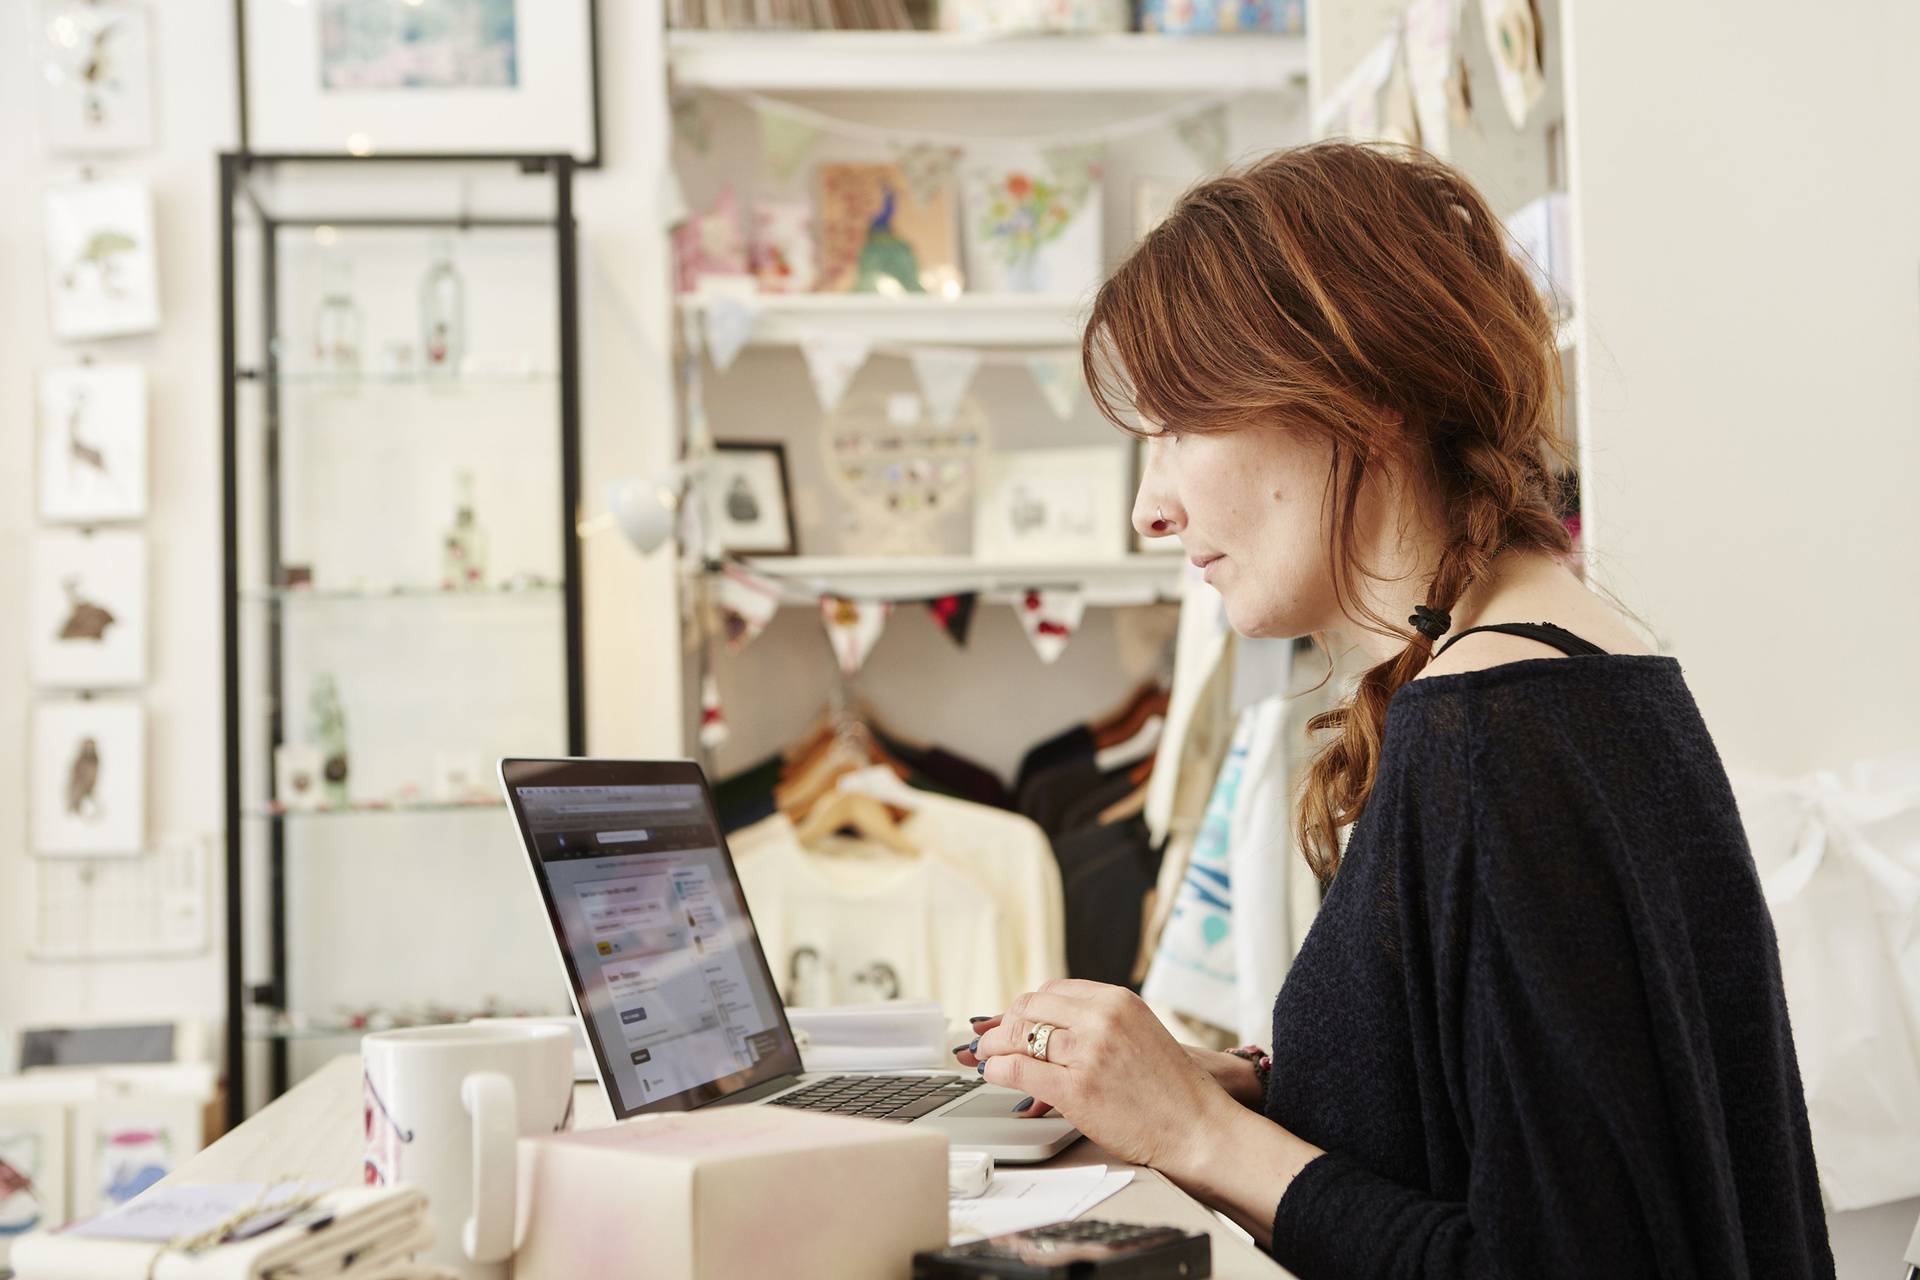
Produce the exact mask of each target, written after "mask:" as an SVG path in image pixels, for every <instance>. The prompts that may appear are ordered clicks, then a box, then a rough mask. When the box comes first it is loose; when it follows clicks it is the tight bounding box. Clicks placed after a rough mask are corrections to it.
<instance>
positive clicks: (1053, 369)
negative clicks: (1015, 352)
mask: <svg viewBox="0 0 1920 1280" xmlns="http://www.w3.org/2000/svg"><path fill="white" fill-rule="evenodd" d="M1027 372H1028V373H1030V374H1032V375H1033V380H1034V381H1035V382H1037V383H1039V384H1040V390H1041V392H1042V394H1044V395H1045V396H1046V397H1047V403H1048V404H1050V405H1052V406H1053V412H1054V414H1055V416H1057V417H1060V418H1071V417H1072V416H1073V404H1074V401H1075V399H1077V398H1078V396H1079V393H1080V353H1079V352H1078V351H1072V350H1067V351H1043V352H1040V353H1038V354H1035V355H1030V356H1028V357H1027Z"/></svg>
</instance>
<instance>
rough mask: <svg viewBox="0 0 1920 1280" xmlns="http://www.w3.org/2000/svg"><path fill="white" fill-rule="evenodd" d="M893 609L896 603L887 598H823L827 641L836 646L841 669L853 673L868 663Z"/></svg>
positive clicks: (836, 654)
mask: <svg viewBox="0 0 1920 1280" xmlns="http://www.w3.org/2000/svg"><path fill="white" fill-rule="evenodd" d="M892 612H893V605H892V604H891V603H890V602H889V601H886V600H846V599H843V598H841V597H839V596H822V597H821V598H820V616H821V618H823V619H824V620H825V621H826V624H827V640H828V641H829V642H830V643H831V644H832V645H833V656H834V657H835V658H838V659H839V660H840V670H841V671H843V672H845V673H846V674H847V675H850V676H851V675H854V674H856V673H858V672H859V670H860V668H861V667H862V666H864V665H865V664H866V661H867V655H868V654H870V653H872V652H873V646H874V645H876V644H878V643H879V642H880V633H881V632H882V631H884V630H885V629H886V626H887V615H888V614H890V613H892Z"/></svg>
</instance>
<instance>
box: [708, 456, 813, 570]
mask: <svg viewBox="0 0 1920 1280" xmlns="http://www.w3.org/2000/svg"><path fill="white" fill-rule="evenodd" d="M713 447H714V452H715V453H716V454H726V453H733V454H767V455H771V456H772V458H773V461H774V466H775V468H776V469H777V470H778V472H779V475H780V511H781V516H782V517H783V518H782V520H781V522H780V523H781V524H782V525H783V526H784V527H785V529H786V531H787V542H786V546H785V547H784V548H780V549H767V548H764V547H733V546H728V545H727V541H726V538H725V537H724V536H723V530H722V529H721V528H719V527H718V522H717V521H716V522H715V527H714V528H713V529H711V530H709V531H708V532H709V534H710V536H711V537H712V538H713V540H714V544H715V546H716V547H717V548H718V549H719V550H720V551H722V552H724V553H727V554H731V555H742V556H793V555H798V554H799V553H800V539H799V535H798V533H797V531H796V528H795V525H794V519H793V480H792V476H791V475H790V473H789V472H788V471H787V446H786V445H785V444H784V443H782V442H781V441H778V440H726V441H716V442H715V443H714V446H713ZM725 500H726V495H724V494H720V493H717V492H716V493H710V494H709V496H708V499H707V510H708V512H709V513H712V512H714V511H717V510H719V508H720V505H721V504H722V503H723V502H724V501H725Z"/></svg>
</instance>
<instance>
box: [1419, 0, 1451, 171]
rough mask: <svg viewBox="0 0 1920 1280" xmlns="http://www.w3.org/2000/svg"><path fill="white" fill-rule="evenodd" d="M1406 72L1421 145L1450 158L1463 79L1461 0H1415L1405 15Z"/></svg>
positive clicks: (1440, 155)
mask: <svg viewBox="0 0 1920 1280" xmlns="http://www.w3.org/2000/svg"><path fill="white" fill-rule="evenodd" d="M1405 30H1406V51H1407V75H1408V78H1409V79H1410V81H1411V82H1412V88H1413V106H1414V114H1415V117H1416V118H1417V119H1418V120H1419V122H1420V145H1421V146H1423V147H1425V148H1426V149H1427V150H1428V151H1431V152H1432V153H1433V154H1434V155H1436V156H1439V157H1440V158H1441V159H1442V160H1444V159H1446V158H1447V155H1448V153H1449V151H1450V148H1451V144H1450V138H1451V134H1450V132H1449V125H1450V121H1451V117H1452V114H1453V104H1454V102H1455V101H1456V100H1457V97H1458V94H1459V93H1460V91H1461V88H1462V86H1463V82H1462V81H1461V80H1460V79H1459V76H1458V72H1459V67H1460V60H1459V58H1458V57H1457V56H1456V55H1455V52H1454V43H1455V41H1456V39H1457V38H1458V36H1459V33H1460V0H1413V2H1412V3H1411V4H1409V5H1408V6H1407V17H1406V28H1405Z"/></svg>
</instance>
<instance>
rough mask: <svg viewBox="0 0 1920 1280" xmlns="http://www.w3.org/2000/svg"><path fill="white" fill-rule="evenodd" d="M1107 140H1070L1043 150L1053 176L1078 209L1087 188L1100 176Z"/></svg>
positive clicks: (1041, 155)
mask: <svg viewBox="0 0 1920 1280" xmlns="http://www.w3.org/2000/svg"><path fill="white" fill-rule="evenodd" d="M1106 152H1107V144H1106V143H1104V142H1068V143H1062V144H1060V145H1059V146H1053V147H1047V148H1045V149H1044V150H1042V151H1041V152H1040V158H1041V159H1042V160H1044V161H1046V164H1047V169H1048V170H1049V171H1050V172H1051V173H1052V174H1053V180H1054V182H1055V183H1056V184H1058V186H1059V187H1060V192H1061V194H1062V195H1064V196H1065V197H1066V199H1067V203H1068V205H1069V206H1071V207H1072V208H1075V209H1078V208H1079V207H1080V202H1081V201H1083V200H1085V199H1086V198H1087V192H1089V191H1091V190H1092V189H1093V184H1094V183H1096V182H1098V181H1099V180H1100V174H1101V162H1102V160H1104V158H1105V157H1106Z"/></svg>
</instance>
